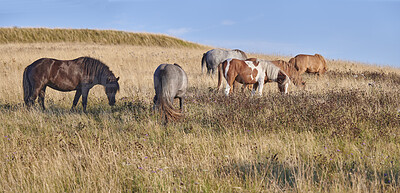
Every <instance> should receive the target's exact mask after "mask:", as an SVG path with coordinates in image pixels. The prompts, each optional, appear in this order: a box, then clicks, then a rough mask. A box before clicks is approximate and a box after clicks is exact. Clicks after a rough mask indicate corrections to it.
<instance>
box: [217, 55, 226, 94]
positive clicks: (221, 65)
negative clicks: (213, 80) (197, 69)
mask: <svg viewBox="0 0 400 193" xmlns="http://www.w3.org/2000/svg"><path fill="white" fill-rule="evenodd" d="M224 62H225V61H224ZM224 62H221V63H220V64H218V86H217V89H218V91H219V90H221V87H222V79H223V77H224V72H223V70H222V67H223V64H224Z"/></svg>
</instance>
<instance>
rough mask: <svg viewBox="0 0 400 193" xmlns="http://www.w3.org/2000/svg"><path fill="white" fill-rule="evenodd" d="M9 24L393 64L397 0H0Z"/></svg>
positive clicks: (398, 30)
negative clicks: (151, 35) (158, 35)
mask: <svg viewBox="0 0 400 193" xmlns="http://www.w3.org/2000/svg"><path fill="white" fill-rule="evenodd" d="M14 26H17V27H48V28H85V29H86V28H88V29H114V30H122V31H130V32H151V33H161V34H169V35H172V36H175V37H178V38H182V39H185V40H188V41H192V42H196V43H200V44H205V45H211V46H216V47H224V48H232V49H234V48H239V49H242V50H244V51H247V52H256V53H265V54H278V55H288V56H293V55H296V54H299V53H306V54H314V53H320V54H322V55H324V56H325V57H327V58H329V59H343V60H350V61H360V62H365V63H369V64H378V65H390V66H395V67H400V0H306V1H300V0H297V1H296V0H277V1H267V0H264V1H263V0H247V1H243V0H242V1H237V0H201V1H195V0H0V27H14Z"/></svg>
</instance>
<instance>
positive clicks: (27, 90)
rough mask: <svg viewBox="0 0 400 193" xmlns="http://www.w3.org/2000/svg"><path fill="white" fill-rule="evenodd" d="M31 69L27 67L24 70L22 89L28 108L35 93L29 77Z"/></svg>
mask: <svg viewBox="0 0 400 193" xmlns="http://www.w3.org/2000/svg"><path fill="white" fill-rule="evenodd" d="M28 70H29V67H26V68H25V70H24V75H23V80H22V87H23V89H24V101H25V104H26V105H27V106H30V100H29V98H30V97H31V95H32V93H33V87H32V85H31V81H30V80H29V76H28Z"/></svg>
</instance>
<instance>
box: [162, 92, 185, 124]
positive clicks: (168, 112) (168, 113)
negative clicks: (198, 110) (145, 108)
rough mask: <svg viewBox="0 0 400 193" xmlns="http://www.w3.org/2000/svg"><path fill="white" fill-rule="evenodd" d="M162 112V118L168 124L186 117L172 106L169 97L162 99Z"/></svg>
mask: <svg viewBox="0 0 400 193" xmlns="http://www.w3.org/2000/svg"><path fill="white" fill-rule="evenodd" d="M160 110H161V116H162V117H163V118H165V120H166V121H167V122H169V121H178V120H180V119H182V118H183V117H184V115H183V113H182V112H180V111H179V110H177V109H175V108H174V107H173V106H172V102H171V101H169V100H168V99H167V97H161V98H160Z"/></svg>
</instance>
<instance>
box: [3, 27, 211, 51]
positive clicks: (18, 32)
mask: <svg viewBox="0 0 400 193" xmlns="http://www.w3.org/2000/svg"><path fill="white" fill-rule="evenodd" d="M38 42H46V43H56V42H81V43H98V44H114V45H117V44H126V45H136V46H160V47H188V48H201V47H204V46H202V45H199V44H195V43H192V42H188V41H184V40H181V39H178V38H174V37H170V36H166V35H161V34H150V33H130V32H123V31H114V30H91V29H48V28H0V44H7V43H38Z"/></svg>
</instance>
